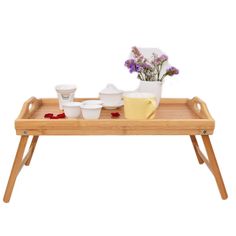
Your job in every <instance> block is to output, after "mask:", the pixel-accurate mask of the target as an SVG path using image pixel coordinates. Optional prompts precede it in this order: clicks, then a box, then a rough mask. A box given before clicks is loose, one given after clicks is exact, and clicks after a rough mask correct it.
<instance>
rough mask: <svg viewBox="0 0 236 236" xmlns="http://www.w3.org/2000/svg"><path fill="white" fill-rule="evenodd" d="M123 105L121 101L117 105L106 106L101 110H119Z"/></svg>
mask: <svg viewBox="0 0 236 236" xmlns="http://www.w3.org/2000/svg"><path fill="white" fill-rule="evenodd" d="M123 105H124V102H123V101H121V102H120V103H119V104H117V105H115V106H107V105H103V108H105V109H107V110H114V109H117V108H120V107H122V106H123Z"/></svg>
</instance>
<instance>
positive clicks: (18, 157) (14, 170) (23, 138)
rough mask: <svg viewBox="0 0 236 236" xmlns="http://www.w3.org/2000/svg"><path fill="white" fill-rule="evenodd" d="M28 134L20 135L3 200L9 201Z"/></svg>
mask: <svg viewBox="0 0 236 236" xmlns="http://www.w3.org/2000/svg"><path fill="white" fill-rule="evenodd" d="M27 140H28V136H21V139H20V143H19V146H18V150H17V152H16V157H15V161H14V163H13V166H12V170H11V174H10V177H9V180H8V184H7V188H6V191H5V195H4V198H3V201H4V202H9V201H10V198H11V194H12V190H13V188H14V185H15V182H16V178H17V175H18V174H19V171H20V169H21V163H22V158H23V155H24V151H25V147H26V144H27Z"/></svg>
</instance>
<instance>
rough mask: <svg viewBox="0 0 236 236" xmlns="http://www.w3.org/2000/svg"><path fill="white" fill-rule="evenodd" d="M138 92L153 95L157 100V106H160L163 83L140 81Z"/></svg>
mask: <svg viewBox="0 0 236 236" xmlns="http://www.w3.org/2000/svg"><path fill="white" fill-rule="evenodd" d="M137 91H138V92H146V93H153V94H154V95H155V97H156V100H157V106H159V103H160V99H161V92H162V82H160V81H143V80H140V83H139V87H138V89H137Z"/></svg>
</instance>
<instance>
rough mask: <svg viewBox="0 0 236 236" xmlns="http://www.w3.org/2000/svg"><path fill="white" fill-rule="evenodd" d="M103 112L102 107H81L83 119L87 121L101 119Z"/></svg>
mask: <svg viewBox="0 0 236 236" xmlns="http://www.w3.org/2000/svg"><path fill="white" fill-rule="evenodd" d="M101 110H102V105H96V104H84V105H81V111H82V115H83V118H84V119H86V120H96V119H99V117H100V114H101Z"/></svg>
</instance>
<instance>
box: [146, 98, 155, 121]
mask: <svg viewBox="0 0 236 236" xmlns="http://www.w3.org/2000/svg"><path fill="white" fill-rule="evenodd" d="M148 104H150V105H151V106H152V111H151V113H150V114H148V116H147V119H150V118H151V117H152V116H153V115H154V114H155V112H156V108H157V102H156V100H154V99H148Z"/></svg>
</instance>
